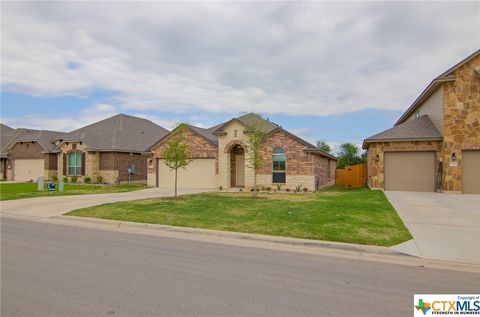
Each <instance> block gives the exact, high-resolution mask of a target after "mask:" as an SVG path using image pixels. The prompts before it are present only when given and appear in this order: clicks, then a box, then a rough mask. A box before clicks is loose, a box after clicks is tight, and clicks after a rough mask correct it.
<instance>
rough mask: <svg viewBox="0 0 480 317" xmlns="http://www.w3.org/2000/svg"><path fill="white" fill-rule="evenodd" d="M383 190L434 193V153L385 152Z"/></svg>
mask: <svg viewBox="0 0 480 317" xmlns="http://www.w3.org/2000/svg"><path fill="white" fill-rule="evenodd" d="M385 190H399V191H419V192H433V191H435V155H434V152H385Z"/></svg>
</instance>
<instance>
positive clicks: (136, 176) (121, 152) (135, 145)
mask: <svg viewBox="0 0 480 317" xmlns="http://www.w3.org/2000/svg"><path fill="white" fill-rule="evenodd" d="M167 133H168V130H166V129H164V128H162V127H160V126H158V125H156V124H155V123H153V122H151V121H149V120H145V119H143V118H138V117H134V116H130V115H126V114H118V115H116V116H113V117H110V118H107V119H105V120H101V121H99V122H96V123H93V124H91V125H88V126H86V127H83V128H80V129H78V130H75V131H72V132H70V133H68V134H66V135H64V136H62V137H59V138H54V139H52V140H51V141H52V142H53V143H54V144H55V151H56V152H57V155H58V157H57V175H58V177H59V178H62V177H63V176H67V177H71V176H77V178H79V180H80V181H82V180H83V178H84V177H86V176H88V177H90V178H91V179H92V180H93V181H95V180H96V179H97V177H98V176H101V177H102V179H103V182H104V183H107V184H114V183H123V182H127V181H130V182H133V183H146V182H147V157H148V156H149V155H150V154H151V153H150V152H149V151H147V150H148V148H149V147H150V146H151V145H152V144H153V143H154V142H155V141H156V140H158V137H159V136H160V137H162V136H164V135H166V134H167Z"/></svg>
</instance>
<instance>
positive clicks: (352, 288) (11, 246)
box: [1, 218, 480, 317]
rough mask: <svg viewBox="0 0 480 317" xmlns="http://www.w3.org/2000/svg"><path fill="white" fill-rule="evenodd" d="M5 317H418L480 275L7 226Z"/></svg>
mask: <svg viewBox="0 0 480 317" xmlns="http://www.w3.org/2000/svg"><path fill="white" fill-rule="evenodd" d="M1 222H2V223H1V316H2V317H8V316H22V317H23V316H370V317H373V316H382V317H384V316H412V315H413V294H414V293H447V294H448V293H478V291H479V285H480V275H479V274H477V273H467V272H460V271H452V270H436V269H427V268H423V267H414V266H402V265H395V264H387V263H376V262H366V261H361V260H352V259H346V258H336V257H328V256H319V255H310V254H301V253H291V252H285V251H276V250H265V249H259V248H248V247H237V246H228V245H221V244H214V243H208V242H200V241H193V240H183V239H173V238H164V237H156V236H148V235H137V234H129V233H123V232H112V231H105V230H96V229H86V228H80V227H72V226H62V225H54V224H48V223H39V222H29V221H23V220H16V219H8V218H2V219H1Z"/></svg>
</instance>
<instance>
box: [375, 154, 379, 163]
mask: <svg viewBox="0 0 480 317" xmlns="http://www.w3.org/2000/svg"><path fill="white" fill-rule="evenodd" d="M375 160H377V162H378V161H380V155H378V154H377V155H375Z"/></svg>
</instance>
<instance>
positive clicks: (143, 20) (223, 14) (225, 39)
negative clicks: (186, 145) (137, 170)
mask: <svg viewBox="0 0 480 317" xmlns="http://www.w3.org/2000/svg"><path fill="white" fill-rule="evenodd" d="M479 6H480V4H479V3H478V2H471V3H435V2H434V3H432V2H428V3H426V2H425V3H410V2H403V3H382V2H376V3H340V4H337V3H330V2H302V3H296V2H287V3H272V2H270V3H217V2H207V3H191V2H189V3H176V4H175V3H167V2H136V3H131V2H115V3H112V2H103V3H92V2H68V3H67V2H64V3H13V2H6V3H2V11H3V12H2V31H1V35H2V69H1V75H2V86H3V87H2V89H4V90H10V91H19V92H23V93H26V94H31V95H38V96H58V95H80V96H82V95H83V96H87V95H88V94H89V93H90V92H91V91H93V90H99V89H100V90H101V89H106V90H109V91H114V92H117V94H116V95H115V96H113V97H110V98H109V99H108V100H104V101H102V102H105V103H106V104H115V105H117V106H118V107H120V108H121V109H132V110H133V111H143V110H152V109H153V110H161V111H164V112H185V111H193V110H195V111H206V112H239V111H257V112H262V113H284V114H289V115H300V114H307V115H332V114H339V113H346V112H353V111H356V110H361V109H365V108H377V109H405V108H406V106H408V104H409V103H410V102H411V101H412V100H413V99H414V98H415V97H416V96H417V95H418V94H419V93H420V91H421V90H422V89H423V88H424V87H425V86H426V85H427V84H428V82H429V81H430V80H431V79H432V78H433V77H434V76H436V75H437V74H439V73H441V72H442V71H443V70H444V69H446V68H448V67H449V66H451V65H452V64H454V63H456V62H457V61H458V60H459V59H461V58H463V57H464V56H466V55H467V54H468V53H470V52H472V51H473V50H475V49H477V48H478V46H479V44H480V42H479V41H480V40H479V38H480V36H479V35H480V34H479V23H480V22H479V16H478V10H479ZM455 16H457V17H458V16H461V17H462V19H457V18H452V17H455ZM432 20H434V21H442V23H432V22H431V21H432ZM445 43H448V46H445ZM102 107H103V108H102ZM111 110H112V109H111V108H108V105H103V106H102V105H99V106H97V109H95V110H93V109H91V110H90V111H100V112H102V111H103V112H105V113H109V112H110V111H111ZM97 114H99V113H97ZM91 115H92V117H94V112H92V114H91ZM99 115H100V114H99ZM85 118H87V119H88V114H85ZM38 124H43V123H38ZM62 124H63V125H64V126H76V125H77V123H76V121H75V122H69V121H68V120H65V121H63V123H62Z"/></svg>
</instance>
